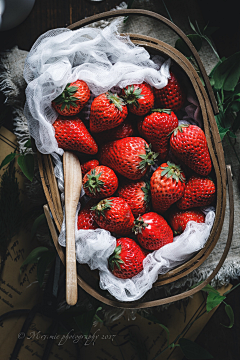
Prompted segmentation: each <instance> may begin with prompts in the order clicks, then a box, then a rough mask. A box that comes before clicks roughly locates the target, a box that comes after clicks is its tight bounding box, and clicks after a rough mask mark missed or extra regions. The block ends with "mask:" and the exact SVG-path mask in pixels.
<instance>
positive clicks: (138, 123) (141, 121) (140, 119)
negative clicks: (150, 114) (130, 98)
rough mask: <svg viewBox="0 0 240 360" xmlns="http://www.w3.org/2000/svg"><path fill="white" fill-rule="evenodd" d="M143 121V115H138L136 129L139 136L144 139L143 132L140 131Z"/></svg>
mask: <svg viewBox="0 0 240 360" xmlns="http://www.w3.org/2000/svg"><path fill="white" fill-rule="evenodd" d="M143 121H144V116H140V117H139V119H138V121H137V129H138V133H139V136H140V137H141V138H143V139H145V140H146V138H145V134H144V133H143V131H142V125H143Z"/></svg>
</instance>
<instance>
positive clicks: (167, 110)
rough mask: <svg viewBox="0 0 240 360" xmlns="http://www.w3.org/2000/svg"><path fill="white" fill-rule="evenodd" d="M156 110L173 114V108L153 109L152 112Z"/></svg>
mask: <svg viewBox="0 0 240 360" xmlns="http://www.w3.org/2000/svg"><path fill="white" fill-rule="evenodd" d="M154 112H160V113H165V114H168V115H171V113H172V110H171V109H152V110H151V113H154Z"/></svg>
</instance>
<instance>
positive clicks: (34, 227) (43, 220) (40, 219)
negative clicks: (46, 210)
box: [31, 214, 46, 238]
mask: <svg viewBox="0 0 240 360" xmlns="http://www.w3.org/2000/svg"><path fill="white" fill-rule="evenodd" d="M45 224H46V216H45V214H41V215H40V216H38V217H37V218H36V219H35V220H34V223H33V225H32V229H31V238H33V236H34V235H35V234H36V231H37V229H38V228H39V226H42V225H45Z"/></svg>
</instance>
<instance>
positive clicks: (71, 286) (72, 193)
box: [63, 151, 82, 305]
mask: <svg viewBox="0 0 240 360" xmlns="http://www.w3.org/2000/svg"><path fill="white" fill-rule="evenodd" d="M63 169H64V193H65V217H66V301H67V303H68V304H69V305H75V304H76V302H77V264H76V253H75V216H76V210H77V204H78V202H79V198H80V193H81V187H82V172H81V166H80V162H79V160H78V157H77V156H76V155H75V154H73V153H71V152H69V151H65V152H64V154H63Z"/></svg>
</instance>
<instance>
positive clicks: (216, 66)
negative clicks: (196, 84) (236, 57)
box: [209, 57, 226, 83]
mask: <svg viewBox="0 0 240 360" xmlns="http://www.w3.org/2000/svg"><path fill="white" fill-rule="evenodd" d="M224 60H226V58H225V57H223V58H222V59H221V60H219V61H218V63H217V64H216V65H215V66H214V68H213V69H212V70H211V72H210V74H209V77H210V79H211V81H213V83H214V80H213V79H212V76H213V73H214V72H215V71H216V69H217V68H218V66H219V65H221V64H222V62H223V61H224Z"/></svg>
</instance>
